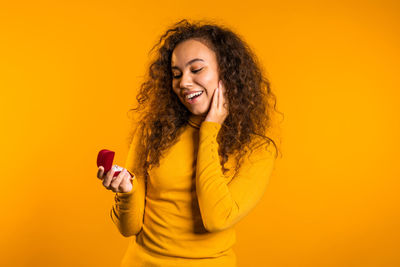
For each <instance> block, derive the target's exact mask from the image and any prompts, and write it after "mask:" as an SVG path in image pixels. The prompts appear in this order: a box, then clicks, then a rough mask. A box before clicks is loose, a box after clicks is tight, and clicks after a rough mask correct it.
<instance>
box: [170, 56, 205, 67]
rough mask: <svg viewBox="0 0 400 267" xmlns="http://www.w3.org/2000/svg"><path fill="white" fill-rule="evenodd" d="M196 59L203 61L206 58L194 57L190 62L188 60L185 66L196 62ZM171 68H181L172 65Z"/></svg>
mask: <svg viewBox="0 0 400 267" xmlns="http://www.w3.org/2000/svg"><path fill="white" fill-rule="evenodd" d="M196 61H203V62H204V60H202V59H201V58H194V59H192V60H190V61H189V62H187V63H186V64H185V67H186V66H187V65H190V64H192V63H193V62H196ZM171 68H172V69H179V68H178V67H177V66H172V67H171Z"/></svg>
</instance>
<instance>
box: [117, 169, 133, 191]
mask: <svg viewBox="0 0 400 267" xmlns="http://www.w3.org/2000/svg"><path fill="white" fill-rule="evenodd" d="M118 190H119V191H120V192H129V191H130V190H132V176H131V175H130V174H129V172H128V173H127V174H126V175H125V176H124V178H123V179H122V182H121V183H120V184H119V188H118Z"/></svg>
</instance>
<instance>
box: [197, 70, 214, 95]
mask: <svg viewBox="0 0 400 267" xmlns="http://www.w3.org/2000/svg"><path fill="white" fill-rule="evenodd" d="M196 82H197V84H199V85H200V86H201V87H203V88H204V89H205V91H206V93H207V95H208V96H209V97H211V96H212V95H213V93H214V90H215V88H216V84H218V77H216V76H215V75H204V76H199V77H198V79H197V80H196Z"/></svg>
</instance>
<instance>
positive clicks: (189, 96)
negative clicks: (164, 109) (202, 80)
mask: <svg viewBox="0 0 400 267" xmlns="http://www.w3.org/2000/svg"><path fill="white" fill-rule="evenodd" d="M202 93H203V92H202V91H201V92H196V93H193V94H190V95H187V96H186V98H187V99H191V98H193V97H195V96H198V95H201V94H202Z"/></svg>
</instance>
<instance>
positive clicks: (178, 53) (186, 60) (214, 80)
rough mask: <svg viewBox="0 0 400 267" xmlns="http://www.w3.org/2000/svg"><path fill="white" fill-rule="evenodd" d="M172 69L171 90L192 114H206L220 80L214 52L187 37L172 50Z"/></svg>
mask: <svg viewBox="0 0 400 267" xmlns="http://www.w3.org/2000/svg"><path fill="white" fill-rule="evenodd" d="M171 71H172V76H173V78H172V89H173V91H174V92H175V94H176V95H177V96H178V98H179V99H180V101H181V102H182V103H183V105H185V107H186V108H187V109H188V110H189V111H190V112H191V113H192V114H194V115H202V116H206V115H207V113H208V110H209V108H210V104H211V100H212V97H213V93H214V90H215V89H216V88H217V87H218V81H219V77H218V64H217V58H216V55H215V53H214V51H212V50H211V49H209V48H208V47H207V46H206V45H205V44H203V43H202V42H200V41H197V40H194V39H189V40H186V41H184V42H182V43H180V44H178V45H177V46H176V47H175V49H174V51H173V52H172V58H171ZM200 92H201V94H200V95H199V96H195V95H193V93H200Z"/></svg>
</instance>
